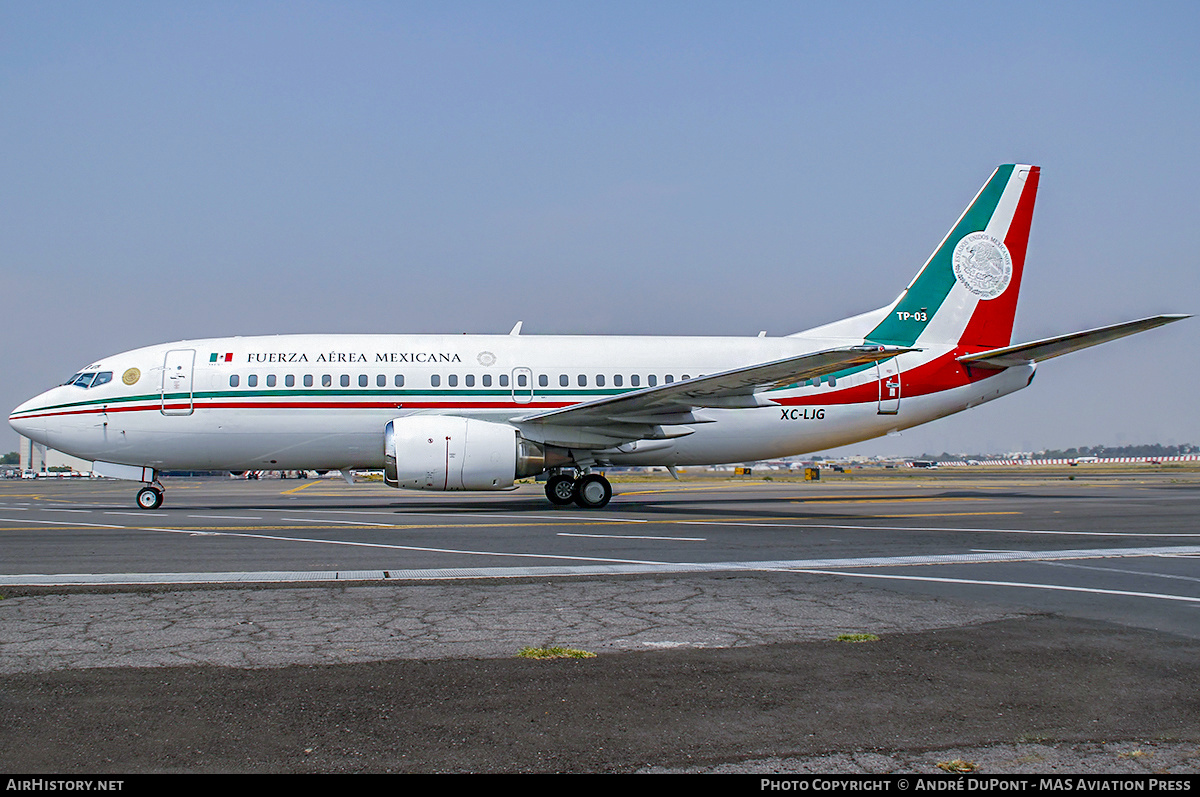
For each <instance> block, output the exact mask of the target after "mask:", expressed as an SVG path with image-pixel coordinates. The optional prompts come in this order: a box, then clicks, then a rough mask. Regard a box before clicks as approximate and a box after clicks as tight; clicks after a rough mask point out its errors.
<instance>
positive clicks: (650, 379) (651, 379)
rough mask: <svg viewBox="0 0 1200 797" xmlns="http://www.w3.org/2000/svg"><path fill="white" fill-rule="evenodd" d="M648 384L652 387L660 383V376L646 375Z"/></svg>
mask: <svg viewBox="0 0 1200 797" xmlns="http://www.w3.org/2000/svg"><path fill="white" fill-rule="evenodd" d="M646 384H647V385H649V386H650V387H654V386H655V385H657V384H658V377H657V376H655V375H654V374H651V375H650V376H648V377H646Z"/></svg>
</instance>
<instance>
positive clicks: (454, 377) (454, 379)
mask: <svg viewBox="0 0 1200 797" xmlns="http://www.w3.org/2000/svg"><path fill="white" fill-rule="evenodd" d="M446 384H447V385H448V386H450V387H458V374H450V376H448V377H446Z"/></svg>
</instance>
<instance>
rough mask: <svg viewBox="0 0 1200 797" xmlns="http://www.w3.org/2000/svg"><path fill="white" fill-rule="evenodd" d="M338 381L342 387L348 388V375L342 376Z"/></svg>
mask: <svg viewBox="0 0 1200 797" xmlns="http://www.w3.org/2000/svg"><path fill="white" fill-rule="evenodd" d="M338 381H339V383H340V384H341V386H342V387H350V374H342V378H341V379H340V380H338Z"/></svg>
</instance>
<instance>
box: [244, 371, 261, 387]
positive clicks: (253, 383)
mask: <svg viewBox="0 0 1200 797" xmlns="http://www.w3.org/2000/svg"><path fill="white" fill-rule="evenodd" d="M246 387H258V374H250V376H248V377H246Z"/></svg>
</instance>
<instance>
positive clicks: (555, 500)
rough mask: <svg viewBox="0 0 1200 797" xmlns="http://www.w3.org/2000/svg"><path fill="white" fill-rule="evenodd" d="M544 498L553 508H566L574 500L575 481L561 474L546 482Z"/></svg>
mask: <svg viewBox="0 0 1200 797" xmlns="http://www.w3.org/2000/svg"><path fill="white" fill-rule="evenodd" d="M546 497H547V498H549V499H550V503H552V504H554V505H555V506H566V505H567V504H569V503H571V502H572V501H574V500H575V480H574V479H572V478H571V477H570V476H564V475H562V474H561V473H560V474H559V475H557V476H551V477H550V478H549V479H547V480H546Z"/></svg>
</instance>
